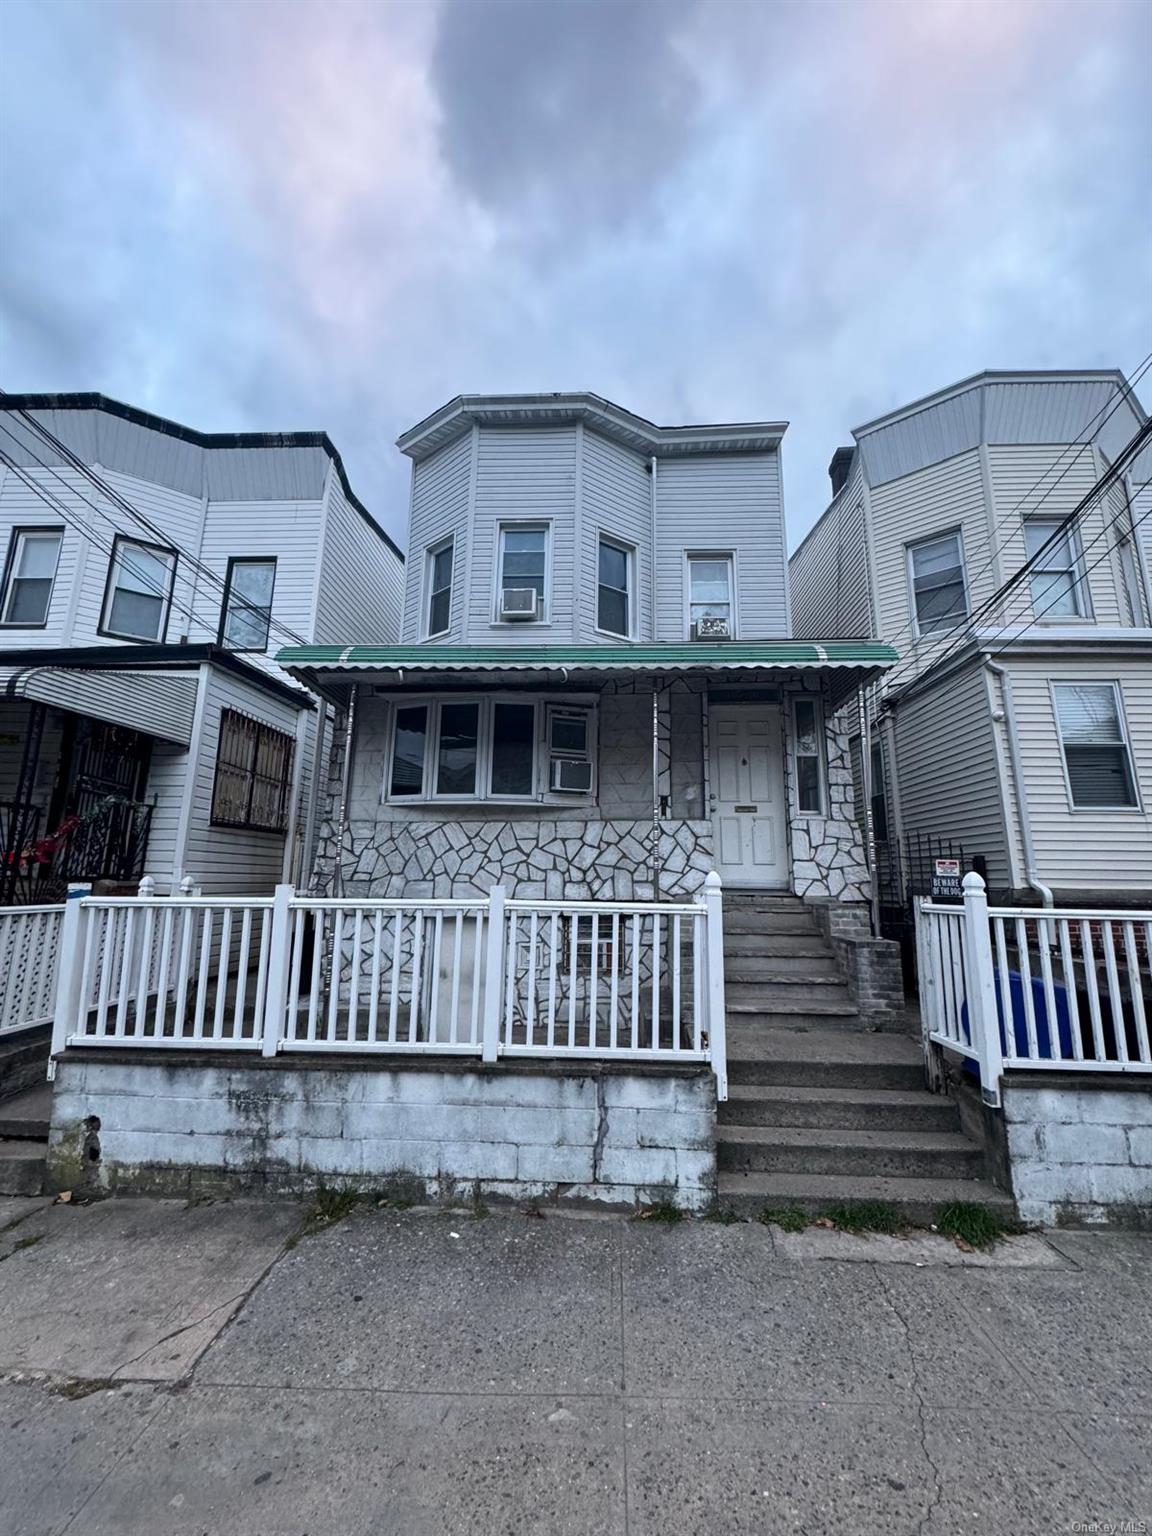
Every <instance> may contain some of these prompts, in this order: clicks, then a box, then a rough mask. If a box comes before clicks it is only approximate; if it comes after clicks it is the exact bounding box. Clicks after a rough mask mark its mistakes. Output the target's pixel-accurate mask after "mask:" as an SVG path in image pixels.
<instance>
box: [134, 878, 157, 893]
mask: <svg viewBox="0 0 1152 1536" xmlns="http://www.w3.org/2000/svg"><path fill="white" fill-rule="evenodd" d="M136 894H137V896H155V894H156V882H155V880H153V878H152V876H151V875H145V876H144V877H143V879H142V880H141V881H140V884H139V887H138V888H137V891H136Z"/></svg>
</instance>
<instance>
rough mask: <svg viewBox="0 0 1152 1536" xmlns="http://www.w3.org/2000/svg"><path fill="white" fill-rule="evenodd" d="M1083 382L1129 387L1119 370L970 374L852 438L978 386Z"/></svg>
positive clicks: (863, 428)
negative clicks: (1098, 382) (1110, 383)
mask: <svg viewBox="0 0 1152 1536" xmlns="http://www.w3.org/2000/svg"><path fill="white" fill-rule="evenodd" d="M1086 379H1095V380H1098V381H1100V382H1105V381H1110V382H1112V383H1114V384H1118V385H1119V386H1120V387H1121V388H1122V389H1128V387H1129V386H1128V380H1127V377H1126V376H1125V374H1124V371H1123V369H1121V368H1033V369H1027V368H1025V369H1018V368H1016V369H999V368H986V369H984V371H983V372H982V373H973V374H971V375H970V376H969V377H968V378H966V379H961V380H960V381H959V382H958V383H956V384H948V385H946V386H945V387H944V388H943V389H937V390H935V391H933V393H932V394H930V395H922V396H921V397H920V399H918V400H911V401H909V402H908V404H906V405H900V406H897V407H896V408H895V409H894V410H891V411H886V412H885V413H884V414H883V415H882V416H876V417H874V418H873V419H872V420H871V421H866V422H864V424H863V425H862V426H859V427H853V428H852V429H851V430H852V436H853V437H854V438H855V439H856V441H857V443H859V441H860V439H861V437H866V436H867V435H868V433H870V432H875V431H876V430H877V429H878V428H880V427H890V426H893V425H895V423H896V422H898V421H903V420H904V419H905V418H906V417H908V416H916V415H918V414H919V413H920V412H921V411H926V410H930V409H931V407H932V406H934V405H940V404H941V403H942V402H943V401H945V400H950V399H952V398H953V397H954V396H955V395H962V394H965V393H966V392H967V391H968V390H970V389H976V388H978V387H979V386H980V385H981V384H1057V383H1059V384H1073V383H1077V382H1083V381H1084V380H1086ZM1131 395H1132V398H1133V399H1136V394H1135V391H1134V390H1133V391H1131ZM1141 409H1142V407H1141Z"/></svg>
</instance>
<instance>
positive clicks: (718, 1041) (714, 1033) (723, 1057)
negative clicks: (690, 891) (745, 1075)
mask: <svg viewBox="0 0 1152 1536" xmlns="http://www.w3.org/2000/svg"><path fill="white" fill-rule="evenodd" d="M721 891H722V886H721V881H720V876H719V875H718V874H717V873H716V871H715V870H714V869H713V870H711V871H710V872H709V873H708V874H707V875H706V876H705V877H704V907H705V916H704V944H705V948H706V950H707V957H706V962H705V974H706V980H707V992H706V995H707V998H708V1014H707V1018H708V1055H709V1058H710V1060H711V1062H712V1071H713V1072H714V1073H715V1074H716V1097H717V1099H720V1100H723V1099H726V1098H727V1097H728V1028H727V1018H726V1015H725V1012H724V899H723V896H722V894H721Z"/></svg>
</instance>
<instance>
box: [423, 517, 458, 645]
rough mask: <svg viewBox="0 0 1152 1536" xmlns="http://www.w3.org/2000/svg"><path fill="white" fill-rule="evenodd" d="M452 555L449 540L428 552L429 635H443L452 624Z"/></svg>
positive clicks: (451, 545)
mask: <svg viewBox="0 0 1152 1536" xmlns="http://www.w3.org/2000/svg"><path fill="white" fill-rule="evenodd" d="M452 554H453V544H452V540H451V539H449V540H448V541H447V542H446V543H444V544H437V545H436V546H435V548H433V549H430V550H429V551H428V629H427V632H428V635H429V636H430V637H431V636H432V635H443V634H446V633H447V632H448V629H449V626H450V625H451V623H452Z"/></svg>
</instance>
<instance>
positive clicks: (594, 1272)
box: [0, 1200, 1152, 1536]
mask: <svg viewBox="0 0 1152 1536" xmlns="http://www.w3.org/2000/svg"><path fill="white" fill-rule="evenodd" d="M301 1218H302V1211H301V1208H300V1207H298V1206H294V1205H276V1204H259V1203H244V1202H231V1203H221V1204H216V1205H207V1206H196V1207H186V1206H184V1205H183V1204H182V1203H179V1202H165V1201H156V1200H133V1201H129V1200H123V1201H108V1202H105V1203H103V1204H100V1205H94V1206H89V1207H73V1206H52V1205H48V1204H47V1203H46V1202H43V1201H18V1200H8V1201H0V1424H2V1425H3V1438H2V1441H0V1443H2V1445H3V1454H2V1455H0V1531H2V1532H4V1533H5V1536H61V1533H64V1532H68V1531H76V1532H78V1531H81V1530H83V1531H84V1532H85V1533H86V1536H105V1533H109V1536H110V1533H113V1532H115V1533H117V1536H137V1533H138V1536H393V1533H395V1536H499V1533H505V1532H507V1533H525V1536H551V1533H565V1536H568V1533H571V1536H584V1533H593V1532H596V1533H601V1532H602V1533H617V1532H620V1533H628V1536H688V1533H692V1536H697V1533H698V1536H745V1533H762V1532H763V1533H768V1532H804V1533H811V1536H819V1533H824V1532H829V1533H831V1532H837V1533H843V1532H845V1531H851V1532H853V1533H857V1532H860V1533H869V1532H884V1533H896V1536H902V1533H905V1532H908V1533H912V1532H927V1533H938V1536H951V1533H954V1532H957V1531H967V1530H973V1531H975V1530H979V1529H981V1528H987V1527H988V1526H990V1525H995V1526H996V1527H997V1528H1008V1529H1014V1530H1018V1531H1021V1532H1032V1531H1060V1530H1071V1529H1072V1528H1073V1525H1074V1523H1075V1522H1077V1521H1081V1522H1091V1521H1100V1522H1107V1521H1115V1522H1120V1521H1124V1520H1131V1521H1140V1520H1145V1521H1149V1522H1152V1470H1150V1463H1152V1458H1150V1457H1149V1455H1148V1452H1147V1447H1148V1445H1149V1444H1152V1307H1149V1303H1148V1298H1149V1295H1150V1294H1152V1289H1150V1286H1149V1275H1150V1265H1152V1238H1150V1237H1140V1236H1136V1235H1123V1234H1105V1233H1098V1234H1088V1233H1055V1234H1048V1235H1046V1236H1044V1237H1040V1236H1030V1237H1027V1238H1024V1239H1019V1240H1014V1241H1013V1242H1012V1243H1011V1244H1010V1245H1008V1246H1007V1247H1004V1248H1002V1249H1000V1250H998V1251H997V1252H996V1253H995V1254H994V1255H993V1257H992V1259H991V1260H989V1259H987V1258H985V1257H984V1256H982V1255H970V1254H964V1253H962V1252H960V1251H959V1250H957V1249H956V1248H955V1247H954V1246H953V1245H950V1244H948V1243H946V1242H945V1241H944V1240H943V1239H937V1238H932V1237H930V1236H920V1237H916V1238H912V1239H908V1240H901V1239H891V1238H855V1237H847V1236H846V1235H844V1234H841V1233H835V1232H823V1231H820V1230H819V1229H809V1230H808V1231H807V1232H804V1233H799V1234H795V1235H790V1234H784V1233H781V1232H779V1231H777V1230H776V1229H768V1228H765V1227H762V1226H758V1225H752V1224H748V1225H735V1226H722V1225H713V1224H710V1223H699V1222H698V1223H682V1224H680V1225H675V1226H661V1225H656V1224H654V1223H646V1222H629V1221H626V1220H623V1219H621V1218H616V1217H586V1218H581V1217H577V1216H570V1215H564V1216H561V1215H548V1216H547V1217H546V1218H545V1219H542V1220H541V1219H538V1218H534V1217H532V1216H529V1215H525V1214H521V1213H517V1212H508V1213H499V1214H497V1213H494V1214H492V1215H490V1216H488V1217H486V1218H484V1219H475V1218H474V1217H472V1216H471V1215H469V1214H468V1213H466V1212H465V1213H460V1212H457V1213H442V1212H435V1213H434V1212H423V1211H408V1212H396V1211H389V1210H379V1209H374V1208H369V1209H361V1210H358V1211H357V1212H356V1213H354V1214H353V1215H351V1216H350V1217H348V1218H347V1219H346V1220H344V1221H343V1222H340V1223H338V1224H336V1225H334V1226H332V1227H330V1228H329V1229H327V1230H325V1231H323V1232H321V1233H319V1234H317V1235H315V1236H304V1237H301V1238H300V1239H299V1241H298V1242H295V1243H293V1242H292V1239H293V1237H294V1235H295V1234H296V1233H297V1232H298V1230H299V1227H300V1223H301Z"/></svg>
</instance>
